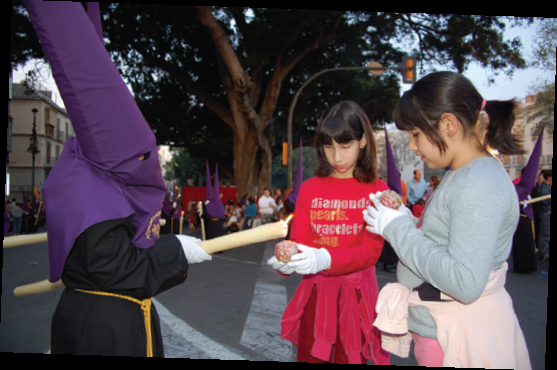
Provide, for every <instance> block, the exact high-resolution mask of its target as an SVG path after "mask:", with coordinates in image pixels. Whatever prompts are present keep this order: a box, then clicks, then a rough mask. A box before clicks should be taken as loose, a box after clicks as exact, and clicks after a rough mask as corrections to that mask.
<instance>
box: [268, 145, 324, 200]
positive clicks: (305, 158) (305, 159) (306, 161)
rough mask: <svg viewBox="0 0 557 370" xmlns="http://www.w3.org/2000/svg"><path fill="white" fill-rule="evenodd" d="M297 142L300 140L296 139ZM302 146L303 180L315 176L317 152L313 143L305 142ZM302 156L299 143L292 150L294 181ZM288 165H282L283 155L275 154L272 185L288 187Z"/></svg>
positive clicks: (282, 187) (280, 187)
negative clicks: (313, 147) (312, 145)
mask: <svg viewBox="0 0 557 370" xmlns="http://www.w3.org/2000/svg"><path fill="white" fill-rule="evenodd" d="M296 143H298V141H297V140H296ZM303 145H304V146H303V148H302V168H303V180H307V179H309V178H311V177H313V176H315V174H314V172H313V168H314V160H315V153H314V151H313V149H312V147H311V143H309V142H308V143H304V144H303ZM299 157H300V149H299V145H297V146H295V148H294V149H293V150H292V172H293V174H292V182H294V176H295V175H296V170H297V168H298V159H299ZM286 169H287V167H283V166H282V155H278V156H275V157H274V158H273V181H272V187H273V188H275V189H276V188H279V189H283V190H284V189H286V188H287V174H286Z"/></svg>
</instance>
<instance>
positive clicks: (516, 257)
mask: <svg viewBox="0 0 557 370" xmlns="http://www.w3.org/2000/svg"><path fill="white" fill-rule="evenodd" d="M532 229H533V221H532V220H530V219H529V218H528V216H526V214H525V213H524V212H522V211H521V212H520V220H519V221H518V226H517V228H516V231H515V233H514V236H513V249H512V255H513V270H514V272H518V273H522V274H527V273H530V272H535V271H537V270H538V263H537V259H536V247H535V243H534V231H533V230H532Z"/></svg>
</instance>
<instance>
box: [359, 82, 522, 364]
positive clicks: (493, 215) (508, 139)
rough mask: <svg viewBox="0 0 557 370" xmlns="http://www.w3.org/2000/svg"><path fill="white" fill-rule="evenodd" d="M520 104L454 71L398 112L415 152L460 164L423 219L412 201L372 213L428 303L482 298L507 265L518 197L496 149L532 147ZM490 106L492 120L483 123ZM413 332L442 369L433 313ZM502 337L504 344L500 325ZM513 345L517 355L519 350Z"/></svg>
mask: <svg viewBox="0 0 557 370" xmlns="http://www.w3.org/2000/svg"><path fill="white" fill-rule="evenodd" d="M513 109H514V102H513V101H487V102H486V100H485V99H483V98H482V97H481V95H480V94H479V93H478V91H477V90H476V89H475V87H474V86H473V85H472V83H471V82H470V81H469V80H468V79H466V78H465V77H463V76H462V75H460V74H458V73H453V72H437V73H432V74H429V75H427V76H425V77H424V78H422V79H421V80H420V81H418V82H417V83H416V84H414V86H413V87H412V89H411V90H409V91H407V92H406V93H404V95H403V96H402V98H401V100H400V101H399V103H398V105H397V107H396V109H395V113H394V121H395V123H396V125H397V127H398V128H399V129H400V130H405V131H407V132H408V133H409V135H410V142H409V145H408V146H409V149H410V150H412V151H416V155H417V156H419V157H421V160H423V161H424V162H426V163H427V165H428V166H429V167H430V168H432V169H440V168H448V167H450V171H449V172H447V174H446V175H445V177H444V178H443V180H442V182H441V184H440V185H439V187H438V188H437V190H436V192H435V193H434V195H433V197H432V198H431V199H430V200H429V201H428V203H427V205H426V208H425V211H424V212H423V215H422V217H421V218H420V220H419V221H418V223H417V224H415V223H414V222H413V219H412V217H409V216H408V214H407V213H406V212H405V210H404V209H403V207H401V208H400V209H399V210H392V209H389V208H386V207H382V205H381V204H380V203H379V202H376V208H377V209H376V208H372V207H369V208H368V210H367V212H366V213H365V214H364V218H365V220H366V222H367V223H368V225H369V227H368V230H370V231H371V232H374V233H378V234H380V235H382V236H383V237H384V238H385V239H386V240H388V241H389V242H390V243H391V245H392V246H393V248H394V250H395V251H396V253H397V255H398V256H399V259H400V262H399V266H398V269H397V277H398V282H399V283H400V284H402V285H404V286H405V287H406V288H408V289H413V290H418V291H419V293H420V298H422V300H438V299H439V298H440V297H441V292H442V293H444V294H446V295H449V296H451V297H452V298H454V299H455V300H456V301H459V302H461V303H462V304H470V303H472V302H474V301H476V300H477V299H479V298H480V297H481V295H482V293H483V292H484V289H485V287H486V285H487V283H488V278H489V276H490V272H492V271H497V270H499V269H501V268H502V267H505V266H506V264H505V263H506V260H507V258H508V257H509V254H510V251H511V247H512V240H513V234H514V232H515V229H516V226H517V224H518V219H519V206H518V198H517V194H516V191H515V188H514V186H513V184H512V183H511V181H510V179H509V177H508V175H507V173H506V171H505V169H504V168H503V166H502V165H501V163H500V162H499V161H498V160H497V159H496V158H494V156H493V155H492V154H491V150H493V149H496V150H498V151H499V153H502V154H521V153H523V150H522V148H521V146H520V143H519V141H518V140H517V138H516V137H514V136H513V135H512V134H511V128H512V125H513V122H514V115H513ZM482 110H485V112H486V113H487V115H488V117H489V122H488V123H487V124H481V121H480V115H481V114H480V113H481V111H482ZM370 198H371V199H372V200H376V199H377V197H376V196H375V195H371V196H370ZM508 309H509V310H513V308H512V304H511V305H510V307H508ZM490 314H495V315H497V313H496V312H492V313H486V315H490ZM512 316H515V315H514V311H512ZM486 317H487V316H486ZM510 324H511V323H509V325H510ZM408 329H409V330H410V331H411V333H412V337H413V339H414V342H415V355H416V359H417V360H418V363H419V364H420V365H421V366H441V365H442V361H443V351H442V349H441V347H440V345H439V343H438V342H437V340H436V339H437V329H438V328H437V326H436V323H435V321H434V319H433V317H432V315H431V314H430V311H429V310H428V309H427V308H425V307H420V306H411V307H409V308H408ZM492 335H493V340H494V341H497V340H498V338H497V335H498V331H497V330H493V331H492ZM520 336H522V333H521V332H520ZM468 339H470V338H468ZM472 340H473V338H472ZM507 351H508V352H509V353H508V355H509V356H512V351H513V348H508V349H507ZM493 356H499V357H501V354H500V353H499V354H495V353H494V354H493Z"/></svg>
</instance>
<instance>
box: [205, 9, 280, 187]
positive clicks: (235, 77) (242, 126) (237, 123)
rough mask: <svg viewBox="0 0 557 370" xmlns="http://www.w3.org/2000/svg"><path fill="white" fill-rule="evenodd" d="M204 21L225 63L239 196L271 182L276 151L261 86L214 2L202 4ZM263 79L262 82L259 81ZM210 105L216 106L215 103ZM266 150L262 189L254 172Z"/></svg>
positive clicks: (261, 173)
mask: <svg viewBox="0 0 557 370" xmlns="http://www.w3.org/2000/svg"><path fill="white" fill-rule="evenodd" d="M197 9H198V11H199V15H200V17H201V21H202V23H203V25H204V26H205V27H206V28H207V30H208V31H209V33H210V34H211V37H212V38H213V41H214V42H215V46H216V47H217V50H218V51H219V53H220V56H221V57H222V62H223V64H224V65H225V66H222V67H221V68H220V74H221V79H222V82H223V86H224V88H225V90H226V94H227V96H228V102H229V106H230V112H229V115H230V117H231V119H226V120H224V121H225V122H226V123H227V124H229V125H230V127H231V128H232V130H233V132H234V177H235V180H236V183H237V186H238V190H237V196H238V197H242V196H243V195H244V194H248V195H252V194H254V193H255V191H257V193H258V195H260V194H262V193H263V188H265V187H266V186H269V185H270V184H269V183H268V182H269V178H270V174H271V164H272V153H271V147H270V145H269V141H268V140H267V138H265V136H264V129H265V126H266V125H267V122H262V121H261V120H260V117H259V115H258V114H257V112H256V111H255V109H254V106H255V103H256V102H257V98H258V95H259V94H252V93H253V92H254V91H260V86H257V85H256V84H255V83H254V82H252V79H251V76H250V75H249V74H248V73H247V72H246V71H245V70H244V69H243V67H242V66H241V64H240V61H239V60H238V57H237V55H236V53H235V51H234V49H233V48H232V45H230V42H229V40H228V37H227V35H226V33H225V32H224V30H223V28H222V27H221V26H220V24H219V23H218V22H217V20H216V19H215V18H214V17H213V13H212V10H211V7H210V6H198V7H197ZM257 83H260V82H257ZM208 106H209V108H211V109H213V110H215V108H216V107H213V106H212V105H211V104H208ZM259 150H261V153H262V166H261V171H260V172H259V177H258V180H257V182H256V183H257V187H258V189H253V183H254V181H253V180H254V176H257V170H258V169H259V165H258V163H256V158H257V154H258V151H259Z"/></svg>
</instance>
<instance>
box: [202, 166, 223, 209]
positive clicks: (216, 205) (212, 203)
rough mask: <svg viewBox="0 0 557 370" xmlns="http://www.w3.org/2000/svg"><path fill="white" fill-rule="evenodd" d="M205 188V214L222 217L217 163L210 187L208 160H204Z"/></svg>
mask: <svg viewBox="0 0 557 370" xmlns="http://www.w3.org/2000/svg"><path fill="white" fill-rule="evenodd" d="M206 163H207V164H206V167H207V169H206V183H207V184H206V190H205V202H204V203H205V209H206V210H207V214H208V215H209V216H211V217H213V218H223V217H224V205H223V204H222V202H221V200H220V189H219V165H218V163H217V168H216V170H215V180H214V185H213V187H212V188H211V173H210V171H209V161H208V160H207V162H206Z"/></svg>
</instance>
